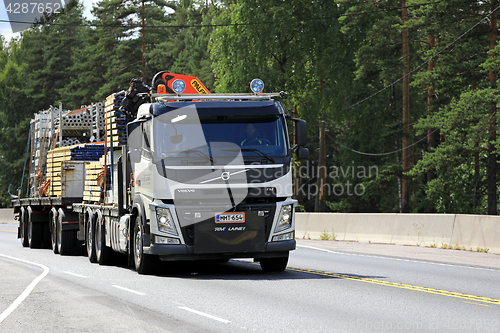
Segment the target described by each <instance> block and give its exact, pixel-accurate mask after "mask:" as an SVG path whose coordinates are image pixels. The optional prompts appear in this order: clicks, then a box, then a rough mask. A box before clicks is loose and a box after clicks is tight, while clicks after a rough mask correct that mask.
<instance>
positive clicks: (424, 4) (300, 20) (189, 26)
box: [0, 0, 467, 29]
mask: <svg viewBox="0 0 500 333" xmlns="http://www.w3.org/2000/svg"><path fill="white" fill-rule="evenodd" d="M442 2H445V1H444V0H442V1H434V2H426V3H422V4H416V5H411V6H406V8H412V7H421V6H426V5H432V4H438V3H442ZM464 2H467V1H464ZM401 8H402V7H392V8H384V9H380V10H374V11H365V12H357V13H349V14H345V13H344V14H339V15H331V16H321V17H311V18H306V19H290V20H273V21H261V22H247V23H220V24H193V25H142V24H92V23H88V24H77V23H55V22H28V21H17V20H0V23H11V24H12V23H14V24H33V25H35V26H36V25H52V26H65V27H95V28H155V29H161V28H176V29H182V28H219V27H238V26H253V25H268V24H277V23H297V22H298V23H304V22H310V21H321V20H328V19H338V18H340V17H344V16H346V17H349V16H359V15H366V14H376V13H381V12H387V11H388V10H398V9H401Z"/></svg>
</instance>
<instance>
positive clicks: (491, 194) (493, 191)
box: [486, 0, 498, 215]
mask: <svg viewBox="0 0 500 333" xmlns="http://www.w3.org/2000/svg"><path fill="white" fill-rule="evenodd" d="M496 3H497V1H496V0H491V8H492V10H494V9H495V6H496ZM497 29H498V27H497V12H496V11H494V12H493V13H492V14H491V23H490V50H493V49H494V48H495V45H496V42H497ZM490 57H492V58H493V57H495V55H494V54H490ZM489 74H490V75H489V81H490V87H491V88H495V87H496V80H497V77H496V73H495V71H493V70H492V69H490V73H489ZM496 117H497V106H496V103H495V102H492V103H491V104H490V111H489V121H488V132H489V138H488V165H487V176H486V178H487V179H488V189H487V191H488V215H497V214H498V212H497V184H496V182H497V176H496V174H497V161H496V159H497V155H496V153H495V152H494V151H495V140H496V138H497V131H496V126H497V122H496Z"/></svg>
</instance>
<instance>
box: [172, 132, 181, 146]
mask: <svg viewBox="0 0 500 333" xmlns="http://www.w3.org/2000/svg"><path fill="white" fill-rule="evenodd" d="M170 142H172V143H173V144H174V145H178V144H179V143H181V142H182V134H176V135H172V136H170Z"/></svg>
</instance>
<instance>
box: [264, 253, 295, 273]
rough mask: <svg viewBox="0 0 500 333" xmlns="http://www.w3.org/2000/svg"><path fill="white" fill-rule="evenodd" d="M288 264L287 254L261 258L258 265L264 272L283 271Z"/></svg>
mask: <svg viewBox="0 0 500 333" xmlns="http://www.w3.org/2000/svg"><path fill="white" fill-rule="evenodd" d="M287 264H288V255H287V256H286V257H279V258H262V259H260V267H261V268H262V270H263V271H264V272H283V271H284V270H285V269H286V265H287Z"/></svg>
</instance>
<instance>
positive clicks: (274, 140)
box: [154, 115, 288, 160]
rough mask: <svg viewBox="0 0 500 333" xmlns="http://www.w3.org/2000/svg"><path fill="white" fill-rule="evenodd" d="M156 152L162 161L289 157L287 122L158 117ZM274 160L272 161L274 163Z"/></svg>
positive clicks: (267, 118) (269, 117) (261, 118)
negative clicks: (220, 157) (226, 157)
mask: <svg viewBox="0 0 500 333" xmlns="http://www.w3.org/2000/svg"><path fill="white" fill-rule="evenodd" d="M155 120H157V121H156V122H155V133H154V136H155V140H154V141H155V149H154V150H155V152H156V156H157V157H158V158H165V157H195V156H199V157H203V156H204V157H206V158H212V157H217V156H232V155H234V154H235V150H236V151H240V150H241V153H242V155H243V156H245V157H247V156H248V157H251V156H255V157H259V158H262V157H263V156H264V157H265V158H267V159H270V157H271V156H275V157H278V156H285V155H286V152H287V149H288V145H287V141H286V136H285V128H284V124H283V120H282V118H281V117H280V116H279V115H266V116H262V115H259V116H241V117H236V116H201V117H198V116H194V115H192V116H190V115H188V116H185V115H179V116H177V117H175V118H171V117H169V118H166V117H157V118H155ZM271 160H272V159H271Z"/></svg>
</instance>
